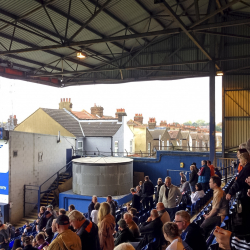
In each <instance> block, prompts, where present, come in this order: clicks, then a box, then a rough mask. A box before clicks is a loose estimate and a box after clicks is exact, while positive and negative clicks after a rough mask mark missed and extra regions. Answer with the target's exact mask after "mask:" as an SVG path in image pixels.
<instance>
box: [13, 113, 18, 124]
mask: <svg viewBox="0 0 250 250" xmlns="http://www.w3.org/2000/svg"><path fill="white" fill-rule="evenodd" d="M13 124H14V126H15V127H16V125H17V119H16V115H14V118H13Z"/></svg>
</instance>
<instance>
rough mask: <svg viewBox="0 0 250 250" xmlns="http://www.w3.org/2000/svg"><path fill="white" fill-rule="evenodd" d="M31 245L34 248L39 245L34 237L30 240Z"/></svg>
mask: <svg viewBox="0 0 250 250" xmlns="http://www.w3.org/2000/svg"><path fill="white" fill-rule="evenodd" d="M32 247H34V248H36V249H37V248H38V247H39V245H38V243H37V241H36V238H34V239H33V240H32Z"/></svg>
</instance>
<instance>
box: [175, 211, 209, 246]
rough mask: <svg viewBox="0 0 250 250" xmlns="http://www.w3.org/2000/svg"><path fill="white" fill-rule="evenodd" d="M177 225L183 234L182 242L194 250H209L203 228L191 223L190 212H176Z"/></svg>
mask: <svg viewBox="0 0 250 250" xmlns="http://www.w3.org/2000/svg"><path fill="white" fill-rule="evenodd" d="M175 223H176V224H177V226H178V229H179V231H181V232H182V234H181V238H182V240H183V241H185V242H186V243H187V244H188V245H189V246H190V247H191V248H192V249H193V250H201V249H207V246H206V240H205V237H204V235H203V234H202V230H201V228H200V227H199V226H198V225H197V224H195V223H190V215H189V213H188V212H186V211H184V210H180V211H178V212H176V214H175Z"/></svg>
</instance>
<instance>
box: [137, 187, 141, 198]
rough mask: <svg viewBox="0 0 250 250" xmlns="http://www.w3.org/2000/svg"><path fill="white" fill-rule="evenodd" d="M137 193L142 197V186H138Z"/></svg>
mask: <svg viewBox="0 0 250 250" xmlns="http://www.w3.org/2000/svg"><path fill="white" fill-rule="evenodd" d="M136 193H137V194H138V195H139V196H140V198H141V196H142V190H141V187H140V186H136Z"/></svg>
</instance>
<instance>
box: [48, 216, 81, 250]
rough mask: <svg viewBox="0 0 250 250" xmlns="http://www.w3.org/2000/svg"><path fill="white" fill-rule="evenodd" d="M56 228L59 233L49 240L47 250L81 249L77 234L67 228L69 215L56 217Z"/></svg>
mask: <svg viewBox="0 0 250 250" xmlns="http://www.w3.org/2000/svg"><path fill="white" fill-rule="evenodd" d="M56 229H57V232H58V234H59V235H58V236H57V237H56V239H54V240H53V241H52V242H51V244H50V245H49V247H48V250H58V249H70V250H80V249H82V244H81V240H80V238H79V237H78V236H77V234H76V233H74V232H73V231H72V230H70V229H69V217H68V216H67V215H60V216H58V217H57V219H56Z"/></svg>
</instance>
